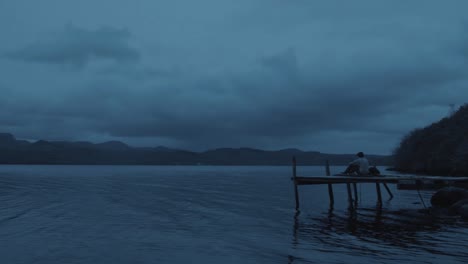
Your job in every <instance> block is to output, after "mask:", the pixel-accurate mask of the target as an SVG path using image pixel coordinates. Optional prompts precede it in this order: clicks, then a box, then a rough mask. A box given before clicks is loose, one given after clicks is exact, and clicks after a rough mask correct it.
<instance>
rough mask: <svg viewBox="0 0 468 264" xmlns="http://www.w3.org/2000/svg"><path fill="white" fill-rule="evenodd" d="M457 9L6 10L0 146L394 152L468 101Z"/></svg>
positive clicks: (466, 45)
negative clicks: (8, 138)
mask: <svg viewBox="0 0 468 264" xmlns="http://www.w3.org/2000/svg"><path fill="white" fill-rule="evenodd" d="M466 10H468V1H465V0H460V1H439V0H434V1H428V0H421V1H407V0H405V1H379V0H369V1H338V0H336V1H334V0H323V1H311V0H291V1H281V0H268V1H267V0H232V1H227V0H197V1H193V0H167V1H162V0H134V1H127V0H125V1H124V0H99V1H96V0H93V1H91V0H81V1H71V0H54V1H53V0H41V1H30V0H10V1H7V0H2V1H0V34H2V36H1V41H0V72H1V78H0V91H1V94H0V132H9V133H13V134H14V135H15V136H16V137H17V138H21V139H31V140H36V139H46V140H88V141H93V142H102V141H107V140H121V141H124V142H126V143H128V144H130V145H134V146H158V145H165V146H168V147H177V148H185V149H190V150H196V151H201V150H206V149H211V148H217V147H256V148H262V149H270V150H274V149H282V148H289V147H294V148H300V149H302V150H316V151H321V152H328V153H355V152H357V151H364V152H367V153H376V154H390V153H391V152H392V150H393V149H394V148H395V147H396V145H397V144H398V142H399V140H400V139H401V138H402V137H403V136H404V135H405V134H406V133H408V132H409V131H411V130H412V129H415V128H420V127H424V126H426V125H428V124H431V123H432V122H435V121H438V120H439V119H440V118H442V117H445V116H446V115H447V114H448V113H449V111H450V104H454V105H455V106H456V107H458V106H460V105H461V104H464V103H466V102H468V17H467V15H466Z"/></svg>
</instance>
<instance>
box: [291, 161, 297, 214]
mask: <svg viewBox="0 0 468 264" xmlns="http://www.w3.org/2000/svg"><path fill="white" fill-rule="evenodd" d="M292 163H293V168H292V169H293V178H292V180H293V181H294V196H295V197H296V211H299V193H298V191H297V179H296V178H297V174H296V157H295V156H294V157H293V159H292Z"/></svg>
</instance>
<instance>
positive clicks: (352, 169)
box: [343, 152, 369, 175]
mask: <svg viewBox="0 0 468 264" xmlns="http://www.w3.org/2000/svg"><path fill="white" fill-rule="evenodd" d="M356 156H358V158H357V159H355V160H353V161H351V162H350V163H349V165H348V168H346V170H345V171H344V172H343V173H344V174H354V173H357V174H358V175H368V174H369V161H368V160H367V158H366V157H364V153H362V152H359V153H358V154H356Z"/></svg>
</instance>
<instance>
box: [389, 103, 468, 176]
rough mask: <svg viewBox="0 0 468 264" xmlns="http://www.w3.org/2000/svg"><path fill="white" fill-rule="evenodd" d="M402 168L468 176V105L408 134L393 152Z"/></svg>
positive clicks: (408, 170)
mask: <svg viewBox="0 0 468 264" xmlns="http://www.w3.org/2000/svg"><path fill="white" fill-rule="evenodd" d="M394 159H395V167H396V168H397V169H398V170H400V171H405V172H416V173H424V174H432V175H460V176H461V175H468V104H465V105H463V106H461V107H460V108H459V109H458V111H457V112H455V113H454V114H452V115H451V116H450V117H446V118H443V119H442V120H440V121H439V122H436V123H433V124H431V125H429V126H427V127H425V128H422V129H416V130H414V131H412V132H411V133H409V134H408V135H406V136H405V137H404V138H403V140H402V141H401V143H400V145H399V146H398V147H397V148H396V149H395V151H394Z"/></svg>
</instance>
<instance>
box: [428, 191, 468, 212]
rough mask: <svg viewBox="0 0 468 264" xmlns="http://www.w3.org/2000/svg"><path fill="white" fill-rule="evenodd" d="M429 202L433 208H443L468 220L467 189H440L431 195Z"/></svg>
mask: <svg viewBox="0 0 468 264" xmlns="http://www.w3.org/2000/svg"><path fill="white" fill-rule="evenodd" d="M431 204H432V206H433V207H434V208H435V209H442V208H443V209H444V210H447V213H448V214H453V215H460V216H461V217H462V218H463V219H467V220H468V190H465V189H462V188H455V187H447V188H443V189H440V190H439V191H437V192H436V193H435V194H434V195H433V196H432V198H431Z"/></svg>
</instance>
